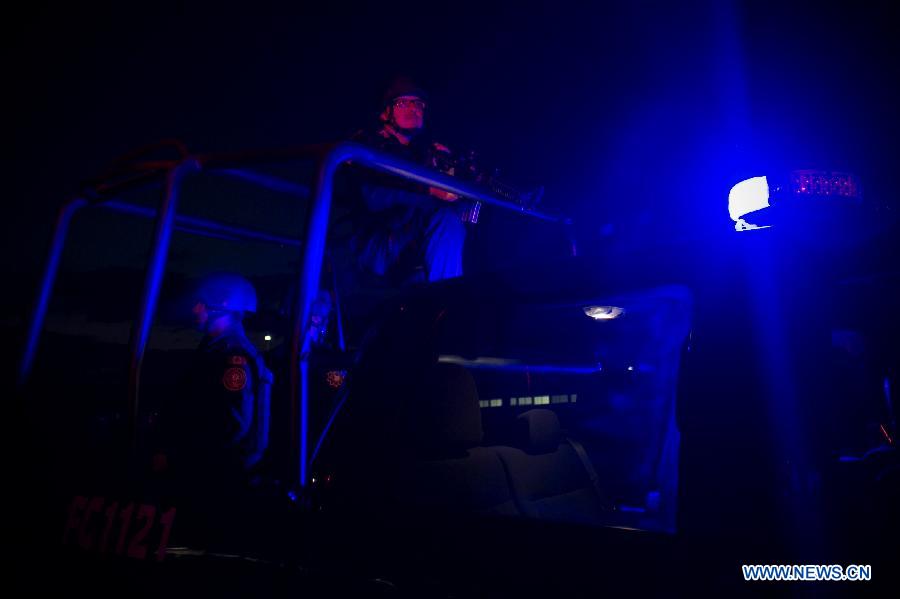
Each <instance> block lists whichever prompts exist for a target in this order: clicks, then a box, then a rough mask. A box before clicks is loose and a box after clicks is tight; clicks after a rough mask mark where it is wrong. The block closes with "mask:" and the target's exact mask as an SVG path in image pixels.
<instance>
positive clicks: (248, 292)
mask: <svg viewBox="0 0 900 599" xmlns="http://www.w3.org/2000/svg"><path fill="white" fill-rule="evenodd" d="M194 299H195V301H197V302H203V303H204V304H206V307H207V309H209V310H220V311H223V312H256V289H254V288H253V284H252V283H251V282H250V281H248V280H247V279H246V278H245V277H243V276H241V275H239V274H234V273H215V274H211V275H207V276H205V277H203V278H202V279H201V280H200V282H199V283H198V285H197V289H196V292H195V293H194Z"/></svg>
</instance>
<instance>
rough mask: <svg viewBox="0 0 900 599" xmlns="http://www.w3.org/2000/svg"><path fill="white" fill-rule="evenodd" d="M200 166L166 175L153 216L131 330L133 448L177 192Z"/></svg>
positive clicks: (189, 162)
mask: <svg viewBox="0 0 900 599" xmlns="http://www.w3.org/2000/svg"><path fill="white" fill-rule="evenodd" d="M199 168H200V164H199V163H198V162H197V161H196V160H194V159H193V158H186V159H184V160H183V161H181V162H180V163H179V164H178V165H177V166H176V167H175V168H173V169H172V170H171V171H169V172H168V174H167V175H166V188H165V191H164V193H163V198H162V201H161V203H160V208H159V213H158V214H157V217H156V227H155V232H154V241H153V245H152V246H151V249H150V258H149V262H148V264H147V273H146V277H145V279H144V293H143V295H142V297H141V307H140V312H139V313H138V319H137V321H135V323H134V326H133V327H132V330H131V360H130V361H129V365H128V412H129V424H130V427H131V429H130V432H131V443H132V449H134V448H136V447H137V442H138V435H137V432H138V408H139V404H140V385H141V366H143V362H144V352H145V351H146V349H147V341H148V340H149V338H150V328H151V326H152V324H153V315H154V314H155V312H156V303H157V300H158V299H159V290H160V288H161V287H162V279H163V274H164V273H165V269H166V260H167V258H168V255H169V244H170V242H171V241H172V230H173V229H174V228H175V212H176V211H177V208H178V193H179V191H180V188H181V181H182V180H183V179H184V177H185V175H187V174H188V173H191V172H194V171H197V170H199Z"/></svg>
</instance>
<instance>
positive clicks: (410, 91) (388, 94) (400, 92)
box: [381, 75, 428, 108]
mask: <svg viewBox="0 0 900 599" xmlns="http://www.w3.org/2000/svg"><path fill="white" fill-rule="evenodd" d="M400 96H415V97H417V98H421V99H422V100H424V101H426V102H427V101H428V93H427V92H426V91H425V90H424V89H422V88H421V87H419V86H418V85H416V83H415V82H414V81H413V80H412V79H410V78H409V77H407V76H405V75H399V76H397V77H394V79H393V80H392V81H391V84H390V85H389V86H388V88H387V89H386V90H385V92H384V96H382V98H381V102H382V105H383V106H384V107H385V108H387V107H388V106H390V105H391V103H393V101H394V100H396V99H397V98H399V97H400Z"/></svg>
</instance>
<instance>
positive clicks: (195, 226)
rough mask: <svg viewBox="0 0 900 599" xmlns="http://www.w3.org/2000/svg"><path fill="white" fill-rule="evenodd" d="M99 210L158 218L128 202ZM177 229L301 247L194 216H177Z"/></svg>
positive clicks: (288, 240)
mask: <svg viewBox="0 0 900 599" xmlns="http://www.w3.org/2000/svg"><path fill="white" fill-rule="evenodd" d="M97 207H98V208H105V209H108V210H112V211H114V212H121V213H124V214H132V215H134V216H141V217H144V218H156V210H154V209H153V208H145V207H144V206H135V205H134V204H128V203H127V202H119V201H116V200H110V201H108V202H103V203H102V204H98V205H97ZM175 229H176V230H179V231H184V232H185V233H192V234H194V235H200V236H204V237H215V238H218V239H228V240H232V241H238V240H246V241H261V242H265V243H274V244H278V245H287V246H291V247H300V245H301V244H300V240H299V239H293V238H291V237H282V236H280V235H269V234H268V233H263V232H262V231H254V230H253V229H247V228H244V227H235V226H233V225H226V224H223V223H220V222H217V221H212V220H206V219H203V218H195V217H192V216H181V215H176V216H175Z"/></svg>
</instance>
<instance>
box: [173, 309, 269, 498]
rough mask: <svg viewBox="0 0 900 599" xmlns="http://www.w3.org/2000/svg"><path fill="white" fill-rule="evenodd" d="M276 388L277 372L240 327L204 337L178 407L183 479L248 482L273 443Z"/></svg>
mask: <svg viewBox="0 0 900 599" xmlns="http://www.w3.org/2000/svg"><path fill="white" fill-rule="evenodd" d="M271 384H272V374H271V373H270V372H269V370H268V369H267V368H266V366H265V364H264V362H263V359H262V357H261V356H260V354H259V352H258V351H257V350H256V348H255V347H254V346H253V344H252V343H250V341H249V340H248V339H247V337H246V336H245V335H244V332H243V330H242V328H241V327H240V326H236V327H233V328H231V329H229V330H228V331H227V332H225V333H224V334H222V335H220V336H218V337H210V336H207V337H205V338H204V339H203V341H202V343H201V344H200V346H199V347H198V348H197V352H196V354H195V356H194V361H193V363H192V365H191V368H190V371H189V373H188V375H187V379H186V381H185V384H184V386H183V393H182V394H181V397H180V398H179V400H178V402H177V406H176V410H177V415H176V416H175V422H174V426H175V428H176V429H177V435H176V438H177V443H176V458H177V460H178V462H179V465H180V468H179V469H180V470H181V473H182V475H183V476H185V477H188V478H190V477H199V479H203V480H204V482H209V480H210V479H216V480H219V481H230V482H238V481H242V480H246V478H247V473H248V472H249V471H251V470H252V469H253V468H254V467H255V466H257V465H258V464H259V463H260V461H261V459H262V457H263V454H264V452H265V450H266V447H267V445H268V438H269V413H270V398H269V396H270V387H271ZM197 482H200V481H199V480H198V481H197Z"/></svg>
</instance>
